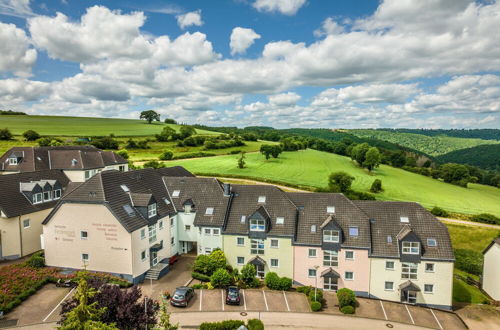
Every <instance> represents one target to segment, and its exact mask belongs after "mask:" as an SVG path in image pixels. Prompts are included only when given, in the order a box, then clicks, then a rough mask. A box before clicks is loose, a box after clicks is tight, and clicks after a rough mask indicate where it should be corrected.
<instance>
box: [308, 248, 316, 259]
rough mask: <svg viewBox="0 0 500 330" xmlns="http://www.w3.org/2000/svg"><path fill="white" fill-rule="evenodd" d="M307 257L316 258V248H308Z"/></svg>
mask: <svg viewBox="0 0 500 330" xmlns="http://www.w3.org/2000/svg"><path fill="white" fill-rule="evenodd" d="M308 255H309V258H316V249H309V252H308Z"/></svg>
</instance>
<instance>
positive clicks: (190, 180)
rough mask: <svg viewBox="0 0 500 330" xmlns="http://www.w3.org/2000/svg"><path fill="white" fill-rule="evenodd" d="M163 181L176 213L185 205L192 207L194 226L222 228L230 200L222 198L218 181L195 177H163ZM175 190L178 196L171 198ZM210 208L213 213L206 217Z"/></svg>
mask: <svg viewBox="0 0 500 330" xmlns="http://www.w3.org/2000/svg"><path fill="white" fill-rule="evenodd" d="M163 180H164V182H165V184H166V186H167V188H168V191H169V193H170V197H169V198H170V199H171V200H172V202H173V203H174V205H175V208H176V210H177V211H179V212H180V211H183V210H184V205H186V203H190V204H191V205H194V208H195V210H196V216H195V219H194V225H195V226H216V227H222V226H223V224H224V219H225V216H226V211H227V207H228V203H229V199H230V198H229V196H224V192H223V189H222V183H221V182H220V181H219V180H217V179H215V178H197V177H164V178H163ZM177 190H178V191H179V196H178V197H173V196H172V195H173V192H174V191H177ZM210 207H211V208H213V209H214V210H213V213H212V214H211V215H206V214H205V213H206V209H207V208H210Z"/></svg>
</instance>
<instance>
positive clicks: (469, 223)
mask: <svg viewBox="0 0 500 330" xmlns="http://www.w3.org/2000/svg"><path fill="white" fill-rule="evenodd" d="M438 219H439V220H441V221H444V222H451V223H456V224H460V225H469V226H477V227H484V228H493V229H498V230H500V226H497V225H490V224H487V223H480V222H473V221H467V220H458V219H450V218H441V217H438Z"/></svg>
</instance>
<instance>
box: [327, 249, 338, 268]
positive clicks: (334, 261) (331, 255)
mask: <svg viewBox="0 0 500 330" xmlns="http://www.w3.org/2000/svg"><path fill="white" fill-rule="evenodd" d="M338 265H339V254H338V252H337V251H328V250H325V251H323V266H334V267H335V266H338Z"/></svg>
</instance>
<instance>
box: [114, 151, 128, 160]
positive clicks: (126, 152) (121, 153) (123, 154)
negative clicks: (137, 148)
mask: <svg viewBox="0 0 500 330" xmlns="http://www.w3.org/2000/svg"><path fill="white" fill-rule="evenodd" d="M116 153H117V155H118V156H122V157H123V158H124V159H128V158H129V155H128V151H127V149H122V150H118V151H117V152H116Z"/></svg>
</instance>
